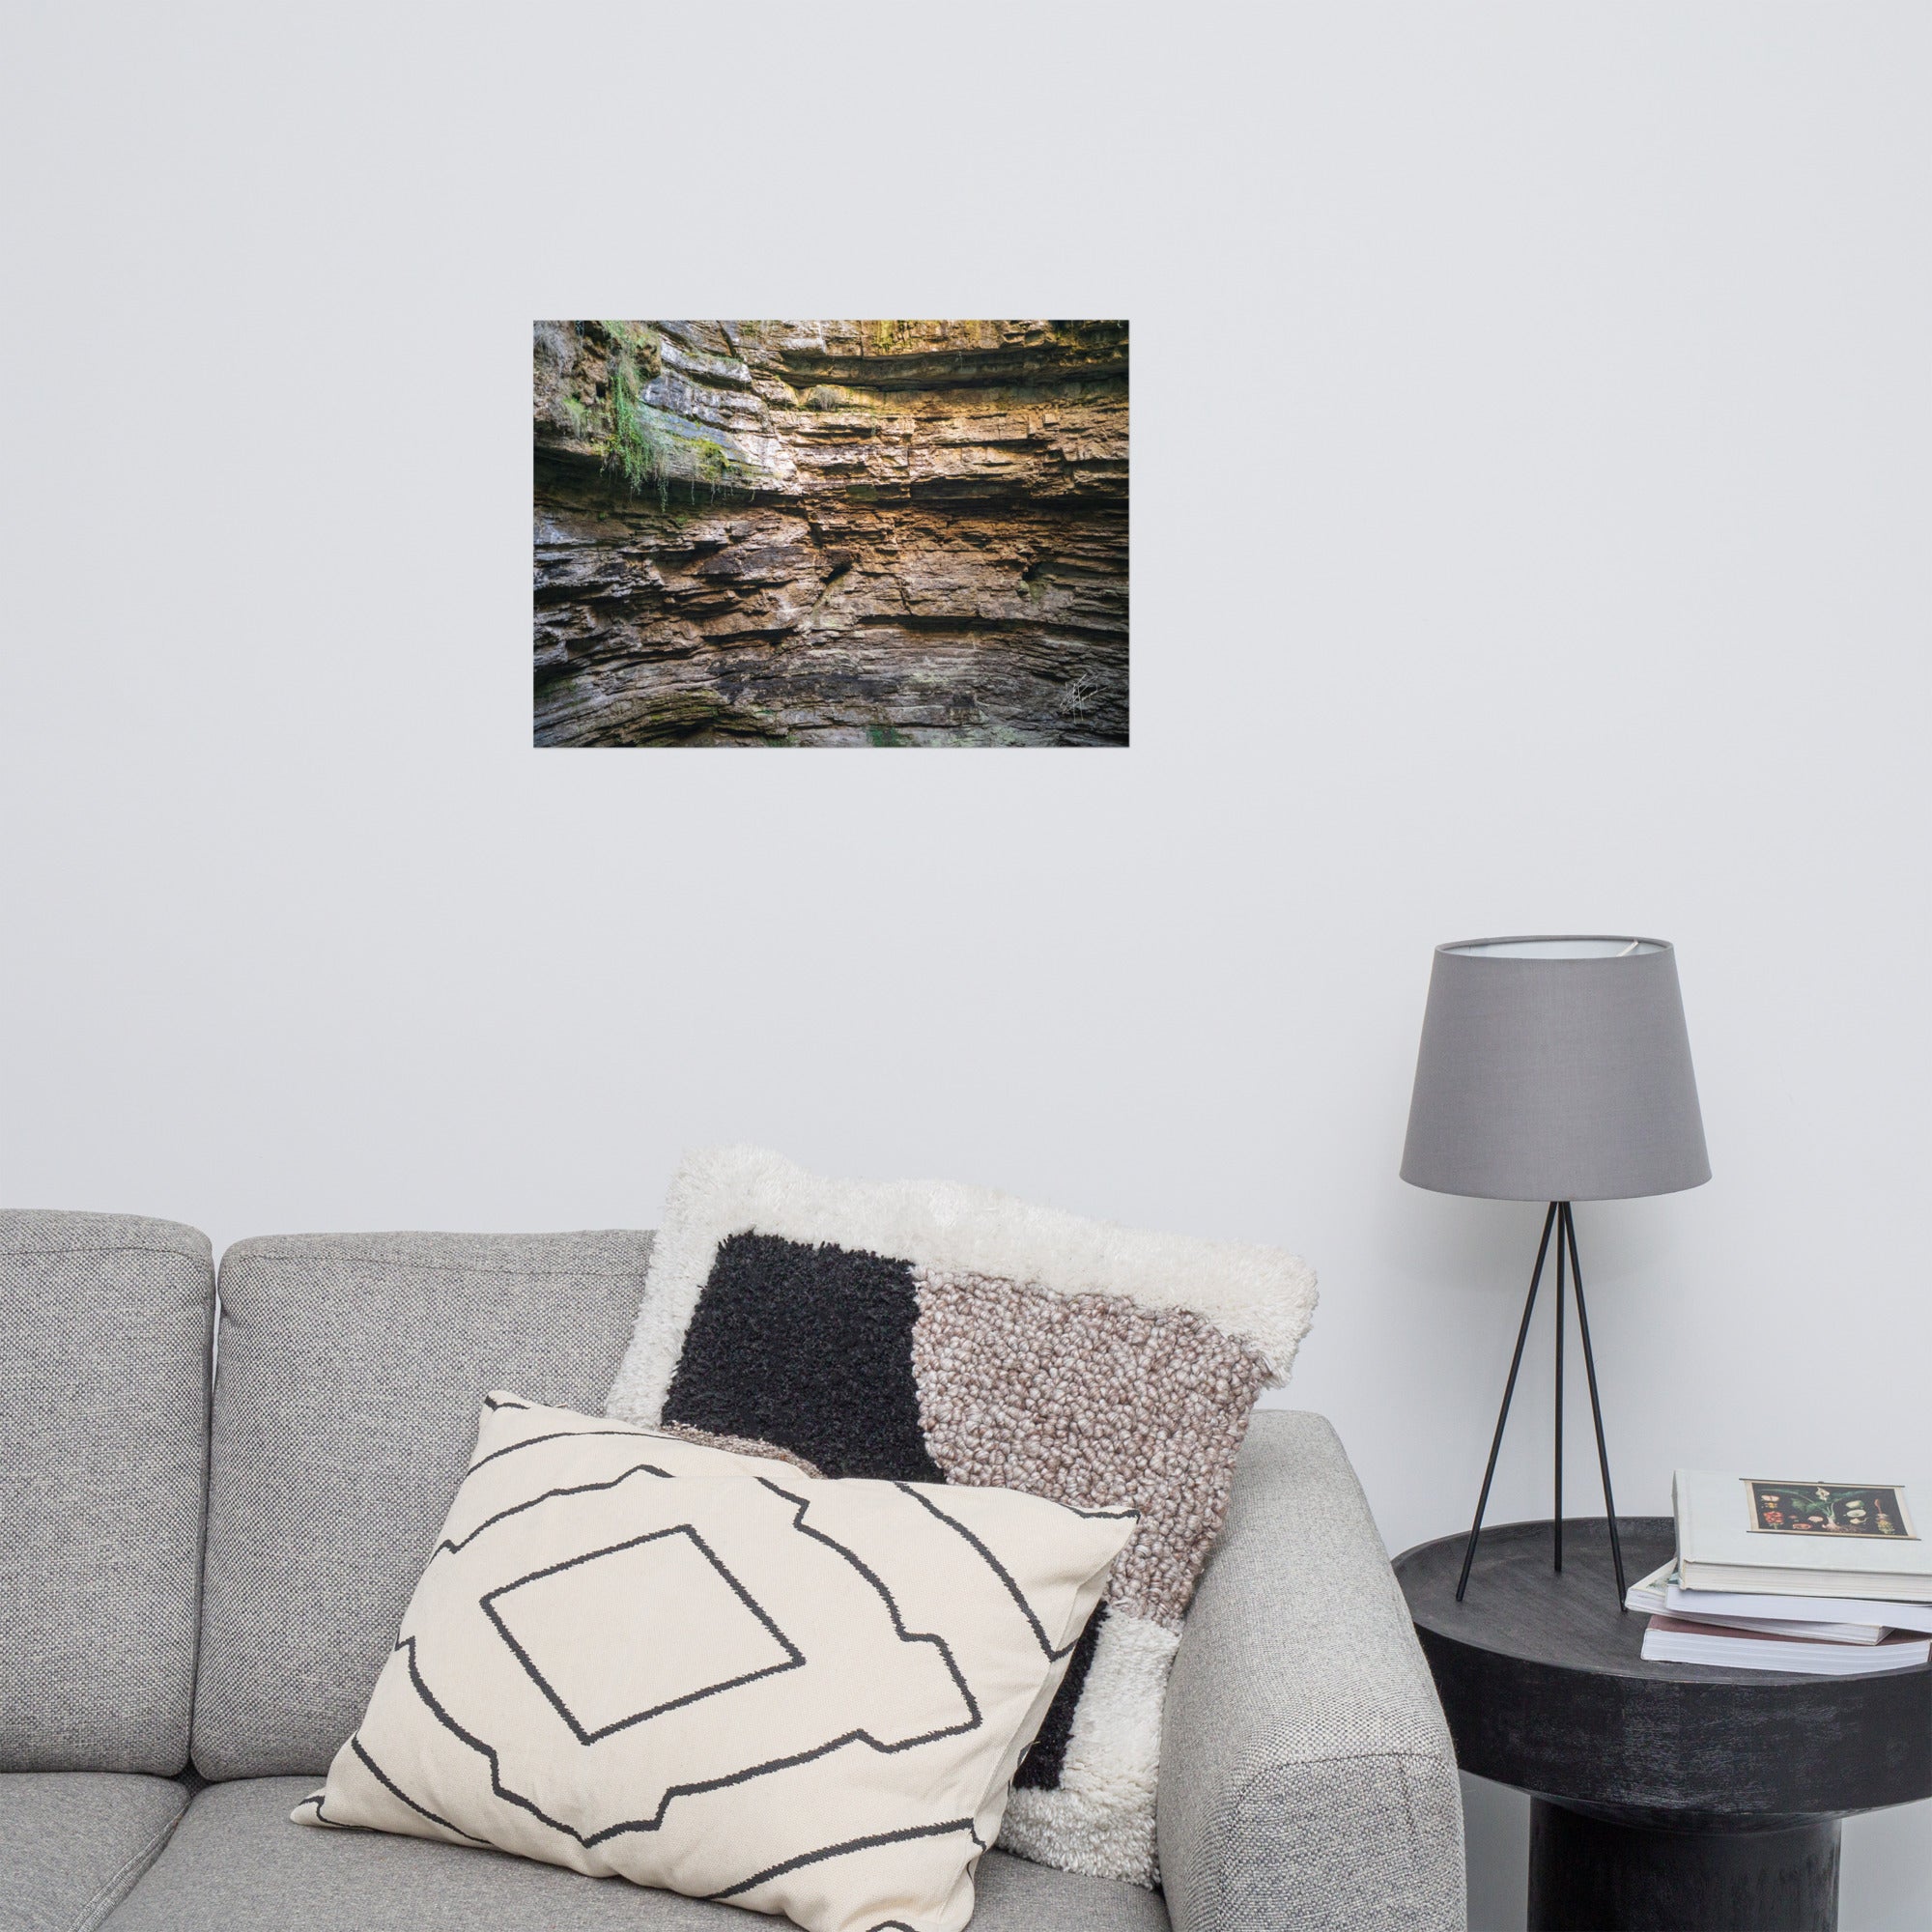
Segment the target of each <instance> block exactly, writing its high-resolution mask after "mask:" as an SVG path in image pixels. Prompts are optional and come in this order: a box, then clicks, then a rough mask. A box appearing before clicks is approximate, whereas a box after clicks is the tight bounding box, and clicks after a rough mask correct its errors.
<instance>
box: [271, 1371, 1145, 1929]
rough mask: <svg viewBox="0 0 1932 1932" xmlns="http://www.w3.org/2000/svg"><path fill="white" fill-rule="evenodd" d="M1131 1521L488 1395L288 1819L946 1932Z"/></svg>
mask: <svg viewBox="0 0 1932 1932" xmlns="http://www.w3.org/2000/svg"><path fill="white" fill-rule="evenodd" d="M1134 1521H1135V1519H1134V1514H1133V1512H1132V1511H1131V1510H1126V1509H1108V1510H1097V1511H1095V1510H1077V1509H1069V1508H1066V1507H1064V1506H1063V1505H1061V1504H1058V1503H1053V1502H1048V1501H1046V1500H1044V1499H1043V1498H1041V1497H1037V1496H1029V1495H1021V1494H1018V1493H1016V1492H1013V1491H1010V1490H1000V1489H967V1488H962V1487H937V1486H927V1485H923V1484H916V1483H898V1482H874V1481H856V1480H855V1481H845V1482H829V1481H824V1480H815V1479H813V1478H811V1477H809V1476H806V1475H804V1474H802V1473H801V1472H799V1471H798V1470H797V1469H795V1468H792V1467H788V1466H786V1465H784V1464H781V1463H774V1462H772V1461H771V1460H769V1459H767V1458H764V1457H753V1456H742V1455H737V1454H733V1453H730V1452H728V1451H725V1450H722V1449H716V1448H711V1447H707V1446H704V1445H702V1444H699V1443H696V1442H692V1441H690V1440H686V1439H680V1438H678V1437H676V1436H672V1435H664V1434H661V1433H659V1432H656V1431H652V1430H646V1429H638V1428H632V1427H627V1426H625V1425H623V1424H621V1423H614V1422H611V1421H609V1420H606V1419H605V1418H602V1417H593V1416H584V1415H575V1414H572V1413H570V1412H569V1411H567V1410H563V1409H555V1408H541V1407H537V1406H532V1405H530V1404H527V1403H525V1402H522V1401H521V1400H519V1399H518V1398H517V1397H514V1396H506V1395H493V1396H491V1397H490V1398H489V1399H488V1401H487V1403H486V1404H485V1406H484V1412H483V1418H482V1422H481V1425H480V1427H479V1429H478V1432H477V1441H476V1454H475V1457H474V1459H473V1460H472V1461H471V1463H470V1465H469V1475H468V1476H467V1477H466V1478H465V1479H464V1483H463V1487H462V1488H461V1489H460V1490H459V1491H458V1492H457V1496H456V1501H455V1502H454V1504H453V1505H452V1506H451V1508H450V1512H449V1517H448V1520H446V1521H445V1523H444V1524H443V1530H442V1536H441V1539H440V1542H439V1543H438V1545H437V1547H436V1549H435V1552H434V1553H433V1554H432V1556H431V1557H430V1561H429V1567H428V1568H427V1569H426V1570H425V1571H424V1573H423V1578H422V1581H421V1582H420V1583H419V1584H418V1585H417V1588H416V1593H415V1596H414V1597H413V1598H412V1601H411V1604H410V1607H409V1611H408V1613H407V1615H406V1616H405V1617H404V1619H403V1628H402V1634H401V1636H400V1638H399V1640H398V1642H397V1644H396V1648H395V1651H394V1653H393V1654H392V1655H391V1657H390V1658H389V1661H388V1662H387V1663H386V1664H385V1665H384V1670H383V1674H382V1676H381V1677H380V1678H379V1679H378V1680H377V1684H376V1689H375V1692H374V1694H373V1695H372V1696H371V1698H370V1701H369V1709H368V1713H367V1715H366V1716H365V1717H364V1719H363V1720H362V1723H361V1725H360V1726H359V1728H358V1729H357V1730H356V1733H355V1736H354V1737H353V1738H351V1739H350V1740H349V1742H348V1743H347V1744H346V1745H344V1746H343V1747H342V1749H341V1750H340V1751H338V1752H337V1753H336V1756H335V1761H334V1763H333V1764H332V1765H331V1766H330V1767H329V1772H328V1780H327V1784H326V1785H325V1786H324V1788H323V1789H322V1790H321V1791H318V1792H316V1793H315V1794H314V1795H313V1796H312V1797H309V1798H306V1799H304V1800H303V1801H302V1803H301V1804H299V1805H298V1806H297V1807H296V1810H295V1812H294V1814H293V1815H294V1817H295V1819H296V1820H297V1822H298V1823H301V1824H308V1825H325V1826H348V1825H356V1826H365V1827H369V1828H371V1829H374V1830H377V1831H386V1832H401V1833H411V1834H412V1835H414V1836H417V1837H425V1838H441V1839H446V1840H448V1841H450V1842H452V1843H455V1844H487V1845H494V1846H497V1848H498V1849H500V1850H502V1851H506V1852H516V1853H521V1854H523V1855H524V1856H525V1857H527V1858H534V1859H543V1860H546V1861H549V1862H551V1863H553V1864H561V1865H569V1866H572V1867H574V1868H575V1869H576V1870H578V1871H582V1872H588V1873H591V1874H593V1875H596V1876H600V1877H603V1876H611V1875H612V1874H615V1875H619V1876H622V1877H625V1878H629V1879H633V1880H635V1881H636V1882H637V1883H639V1884H640V1885H652V1886H663V1887H667V1888H668V1889H672V1890H675V1891H681V1892H686V1893H688V1894H690V1895H692V1896H694V1897H698V1898H707V1899H728V1900H730V1901H732V1902H733V1903H736V1904H739V1905H745V1906H750V1907H753V1909H755V1910H758V1911H762V1912H770V1913H782V1914H784V1915H785V1916H786V1917H787V1918H791V1919H792V1920H794V1921H795V1922H796V1923H797V1924H799V1925H802V1926H805V1927H807V1928H809V1932H875V1928H878V1927H880V1926H884V1925H893V1926H898V1927H903V1928H906V1932H954V1929H955V1928H957V1927H959V1926H963V1925H964V1924H965V1923H966V1921H967V1919H968V1918H969V1917H970V1916H971V1914H972V1910H973V1871H974V1866H975V1864H976V1863H977V1861H978V1859H979V1856H980V1852H981V1851H983V1850H984V1849H985V1848H986V1846H988V1845H990V1844H991V1843H992V1841H993V1839H994V1836H995V1835H996V1834H997V1833H998V1831H999V1828H1000V1819H1001V1815H1002V1813H1003V1811H1004V1809H1005V1807H1006V1802H1007V1791H1008V1782H1009V1779H1010V1778H1011V1776H1012V1774H1013V1770H1014V1767H1015V1766H1016V1765H1017V1763H1018V1762H1019V1759H1020V1756H1021V1754H1022V1752H1024V1750H1025V1749H1026V1747H1027V1746H1028V1745H1029V1744H1030V1743H1031V1742H1032V1739H1033V1735H1034V1732H1035V1730H1036V1729H1037V1726H1038V1724H1039V1721H1040V1719H1041V1718H1042V1716H1043V1715H1044V1714H1045V1712H1046V1709H1047V1706H1048V1705H1049V1704H1050V1703H1051V1702H1052V1699H1053V1695H1054V1692H1055V1690H1057V1688H1058V1687H1059V1684H1060V1680H1061V1677H1062V1675H1063V1674H1064V1672H1065V1668H1066V1662H1067V1659H1068V1657H1069V1656H1070V1655H1071V1653H1072V1650H1073V1646H1074V1644H1075V1642H1076V1640H1077V1639H1078V1638H1079V1636H1080V1634H1081V1632H1082V1630H1083V1629H1084V1628H1085V1626H1086V1623H1087V1619H1088V1617H1089V1615H1090V1614H1091V1613H1092V1611H1093V1609H1094V1605H1095V1604H1096V1603H1097V1602H1098V1601H1099V1599H1100V1594H1101V1592H1102V1590H1103V1589H1104V1587H1105V1585H1106V1581H1107V1576H1108V1571H1109V1568H1110V1566H1111V1564H1112V1563H1113V1560H1114V1557H1115V1556H1116V1555H1117V1554H1118V1553H1119V1552H1120V1550H1121V1549H1122V1548H1123V1547H1124V1546H1125V1545H1126V1543H1127V1540H1128V1538H1129V1537H1130V1536H1131V1535H1132V1533H1133V1528H1134Z"/></svg>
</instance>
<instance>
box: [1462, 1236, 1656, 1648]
mask: <svg viewBox="0 0 1932 1932" xmlns="http://www.w3.org/2000/svg"><path fill="white" fill-rule="evenodd" d="M1552 1235H1553V1236H1555V1237H1556V1435H1555V1465H1554V1474H1553V1484H1552V1494H1551V1500H1550V1511H1549V1532H1550V1545H1551V1552H1552V1557H1553V1560H1554V1564H1555V1567H1556V1568H1557V1569H1558V1570H1561V1569H1562V1568H1563V1330H1564V1326H1565V1277H1566V1276H1567V1277H1568V1280H1569V1283H1570V1285H1572V1286H1574V1288H1575V1290H1576V1293H1577V1333H1578V1334H1579V1335H1580V1336H1581V1337H1582V1341H1583V1367H1584V1370H1585V1372H1586V1373H1587V1375H1588V1377H1589V1382H1590V1417H1591V1420H1592V1421H1593V1422H1595V1424H1596V1426H1597V1466H1598V1467H1599V1468H1600V1469H1601V1470H1602V1471H1603V1475H1604V1514H1605V1516H1606V1517H1607V1518H1608V1519H1609V1525H1610V1560H1611V1562H1612V1564H1613V1565H1614V1566H1615V1569H1616V1577H1617V1607H1618V1609H1620V1610H1621V1609H1622V1608H1623V1607H1624V1593H1625V1588H1626V1585H1625V1582H1624V1552H1623V1546H1622V1544H1621V1543H1620V1542H1619V1540H1618V1537H1617V1505H1616V1501H1615V1499H1614V1498H1613V1497H1612V1495H1611V1494H1610V1452H1609V1449H1608V1447H1607V1446H1606V1445H1605V1441H1604V1407H1603V1404H1602V1403H1601V1402H1599V1401H1598V1399H1597V1358H1596V1356H1595V1354H1594V1353H1593V1352H1592V1351H1591V1349H1590V1315H1589V1311H1588V1310H1587V1309H1586V1308H1585V1307H1584V1305H1583V1264H1582V1263H1581V1261H1580V1260H1578V1258H1577V1217H1576V1216H1575V1215H1574V1214H1573V1213H1572V1212H1571V1209H1570V1204H1569V1202H1567V1201H1552V1202H1551V1203H1550V1204H1549V1211H1548V1213H1547V1214H1546V1215H1545V1216H1544V1217H1543V1239H1542V1240H1541V1241H1540V1242H1539V1243H1538V1244H1537V1249H1536V1267H1535V1269H1534V1270H1533V1271H1532V1273H1531V1274H1530V1277H1529V1293H1528V1295H1527V1296H1526V1297H1525V1298H1524V1301H1523V1304H1522V1323H1521V1325H1520V1327H1519V1328H1518V1329H1517V1331H1516V1352H1515V1353H1514V1354H1513V1355H1512V1356H1511V1357H1510V1372H1509V1380H1508V1381H1506V1382H1505V1383H1504V1384H1503V1406H1502V1408H1501V1409H1500V1410H1499V1411H1498V1413H1497V1415H1496V1433H1495V1435H1494V1436H1493V1437H1492V1439H1491V1442H1490V1460H1489V1464H1488V1466H1487V1467H1486V1468H1485V1469H1484V1471H1483V1488H1482V1493H1481V1494H1480V1495H1478V1496H1477V1498H1476V1520H1475V1521H1474V1522H1472V1523H1471V1524H1470V1525H1469V1541H1468V1544H1467V1546H1466V1547H1465V1548H1464V1549H1463V1574H1462V1576H1461V1577H1458V1578H1457V1581H1456V1601H1457V1602H1458V1603H1459V1604H1460V1603H1461V1602H1462V1601H1463V1591H1464V1590H1466V1589H1467V1588H1468V1587H1469V1566H1470V1565H1471V1564H1472V1563H1474V1562H1475V1560H1476V1539H1477V1538H1478V1537H1479V1536H1481V1534H1482V1531H1483V1512H1484V1511H1485V1510H1486V1509H1488V1508H1489V1506H1490V1485H1491V1484H1492V1482H1493V1481H1494V1480H1495V1474H1496V1455H1497V1453H1498V1451H1500V1450H1501V1448H1502V1446H1503V1429H1504V1427H1505V1425H1506V1424H1507V1423H1508V1421H1509V1412H1510V1398H1511V1397H1512V1396H1513V1395H1515V1394H1516V1378H1517V1372H1518V1371H1519V1370H1520V1368H1521V1367H1522V1346H1523V1344H1524V1343H1525V1342H1526V1341H1527V1340H1528V1339H1529V1318H1530V1317H1531V1315H1533V1314H1534V1313H1535V1312H1536V1292H1537V1290H1538V1289H1539V1288H1540V1287H1541V1286H1542V1285H1543V1265H1544V1263H1545V1262H1546V1261H1548V1258H1549V1240H1550V1236H1552ZM1566 1264H1567V1265H1566Z"/></svg>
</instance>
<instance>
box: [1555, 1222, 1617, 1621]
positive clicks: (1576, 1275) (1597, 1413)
mask: <svg viewBox="0 0 1932 1932" xmlns="http://www.w3.org/2000/svg"><path fill="white" fill-rule="evenodd" d="M1561 1218H1562V1222H1563V1239H1564V1242H1565V1245H1567V1246H1568V1248H1569V1250H1570V1279H1571V1280H1572V1281H1573V1282H1574V1283H1575V1284H1576V1286H1577V1333H1578V1334H1580V1335H1581V1336H1582V1338H1583V1367H1584V1369H1585V1370H1586V1371H1587V1372H1588V1374H1589V1378H1590V1414H1591V1416H1592V1418H1593V1419H1594V1420H1595V1422H1596V1425H1597V1466H1598V1467H1599V1468H1600V1469H1602V1470H1603V1472H1604V1515H1605V1519H1606V1520H1607V1521H1608V1522H1609V1525H1610V1561H1611V1562H1612V1563H1613V1564H1614V1565H1615V1566H1616V1572H1617V1608H1618V1609H1619V1610H1624V1609H1627V1608H1628V1607H1629V1605H1627V1604H1626V1603H1625V1602H1624V1547H1623V1543H1622V1541H1621V1540H1620V1539H1619V1537H1618V1535H1617V1504H1616V1498H1615V1497H1614V1496H1612V1495H1611V1494H1610V1452H1609V1448H1608V1446H1607V1445H1606V1444H1605V1440H1604V1406H1603V1404H1602V1403H1601V1402H1599V1401H1598V1400H1597V1358H1596V1356H1595V1355H1593V1354H1592V1353H1591V1352H1590V1315H1589V1311H1588V1310H1587V1309H1586V1308H1585V1307H1584V1306H1583V1264H1582V1262H1581V1261H1579V1260H1578V1259H1577V1217H1576V1215H1575V1214H1573V1213H1572V1212H1571V1210H1570V1204H1569V1203H1568V1202H1567V1201H1566V1202H1565V1203H1564V1204H1563V1213H1562V1217H1561ZM1557 1261H1558V1264H1559V1266H1560V1265H1561V1262H1562V1256H1561V1254H1560V1252H1559V1254H1558V1257H1557Z"/></svg>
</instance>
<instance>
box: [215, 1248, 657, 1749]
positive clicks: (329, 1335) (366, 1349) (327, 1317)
mask: <svg viewBox="0 0 1932 1932" xmlns="http://www.w3.org/2000/svg"><path fill="white" fill-rule="evenodd" d="M650 1245H651V1240H650V1236H648V1235H644V1234H622V1233H617V1234H586V1235H284V1236H275V1237H273V1238H271V1239H268V1240H254V1241H242V1242H240V1243H238V1244H237V1245H236V1246H234V1247H232V1248H230V1249H229V1250H228V1252H227V1253H226V1254H225V1255H223V1256H222V1258H221V1358H220V1366H219V1368H218V1370H217V1373H216V1376H215V1386H214V1444H213V1469H212V1471H211V1475H210V1483H209V1519H208V1564H207V1570H206V1573H205V1577H204V1590H205V1597H206V1601H205V1603H204V1605H203V1607H202V1625H201V1670H200V1675H199V1677H198V1678H197V1680H196V1684H195V1706H194V1761H195V1767H196V1769H197V1770H199V1771H200V1772H202V1773H203V1774H204V1775H205V1776H209V1777H258V1776H275V1775H278V1774H282V1773H287V1774H289V1775H290V1776H298V1775H299V1776H305V1775H311V1774H313V1775H318V1776H319V1775H320V1774H321V1773H322V1772H324V1771H326V1770H327V1768H328V1761H329V1759H330V1758H331V1757H333V1756H334V1755H335V1751H336V1748H337V1747H338V1746H340V1745H341V1743H342V1741H343V1739H344V1738H346V1737H347V1736H348V1735H349V1734H350V1732H351V1731H353V1730H354V1729H355V1726H356V1723H357V1722H358V1720H359V1719H361V1716H362V1711H363V1707H364V1706H365V1705H366V1704H367V1703H368V1701H369V1692H370V1690H371V1689H372V1688H373V1687H374V1685H375V1682H376V1676H377V1673H378V1672H379V1671H380V1670H381V1669H382V1667H383V1664H384V1661H385V1660H386V1659H387V1657H388V1655H389V1649H390V1646H391V1645H392V1644H393V1643H394V1642H395V1640H396V1626H397V1625H398V1624H399V1623H401V1621H402V1617H403V1609H404V1606H405V1605H407V1604H408V1603H409V1601H410V1593H411V1591H412V1590H413V1589H414V1588H415V1586H416V1579H417V1578H418V1577H420V1576H421V1575H422V1567H423V1563H424V1561H425V1560H426V1559H427V1557H428V1555H429V1552H430V1547H431V1545H432V1544H434V1543H435V1541H436V1532H437V1525H438V1524H439V1523H440V1522H441V1520H442V1519H443V1516H444V1514H445V1513H446V1512H447V1511H448V1508H449V1502H450V1498H451V1497H452V1496H454V1495H455V1493H456V1486H457V1484H458V1483H460V1482H461V1481H462V1480H463V1472H464V1469H465V1468H466V1467H467V1466H468V1464H469V1450H470V1445H471V1444H472V1443H473V1442H474V1440H475V1436H476V1410H477V1408H478V1406H480V1405H481V1403H482V1401H483V1398H484V1396H485V1395H486V1394H487V1393H488V1392H489V1391H490V1390H491V1389H493V1388H514V1389H518V1390H521V1391H522V1392H523V1393H524V1394H526V1395H527V1396H528V1397H530V1398H531V1399H532V1400H533V1401H537V1402H545V1403H554V1404H556V1405H557V1406H559V1407H563V1408H579V1409H594V1408H597V1407H599V1406H602V1403H603V1400H604V1391H605V1389H606V1388H608V1387H609V1386H610V1378H611V1375H612V1374H613V1373H614V1371H615V1369H616V1364H617V1359H618V1357H619V1355H620V1354H621V1353H622V1352H623V1348H624V1341H625V1338H626V1336H627V1335H628V1334H629V1332H630V1327H631V1323H632V1321H633V1320H634V1319H635V1317H636V1315H637V1307H638V1297H639V1294H640V1293H642V1290H643V1281H644V1266H645V1261H646V1258H647V1257H648V1256H649V1253H650Z"/></svg>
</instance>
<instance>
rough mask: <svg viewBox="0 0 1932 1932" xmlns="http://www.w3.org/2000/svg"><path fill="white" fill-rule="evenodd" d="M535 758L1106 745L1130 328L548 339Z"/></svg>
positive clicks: (1116, 640) (537, 354)
mask: <svg viewBox="0 0 1932 1932" xmlns="http://www.w3.org/2000/svg"><path fill="white" fill-rule="evenodd" d="M532 375H533V382H532V397H533V403H532V414H533V431H534V439H535V512H536V515H535V537H534V562H535V588H534V602H535V667H534V668H535V737H536V742H537V744H539V745H543V746H632V745H705V744H740V745H1124V744H1125V743H1126V742H1127V697H1128V674H1127V673H1128V667H1127V325H1126V324H1125V323H1124V322H1027V321H1004V322H867V321H849V322H656V321H654V322H546V323H539V324H537V325H536V326H535V328H534V331H533V341H532Z"/></svg>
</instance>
